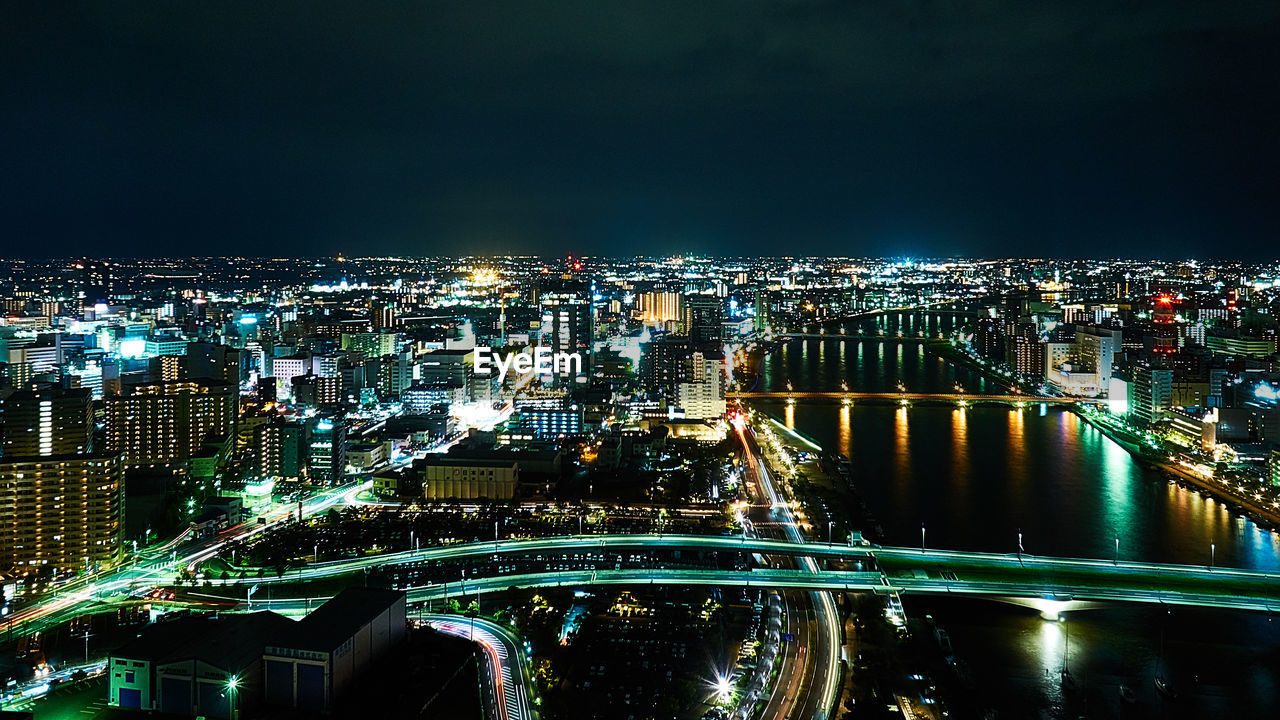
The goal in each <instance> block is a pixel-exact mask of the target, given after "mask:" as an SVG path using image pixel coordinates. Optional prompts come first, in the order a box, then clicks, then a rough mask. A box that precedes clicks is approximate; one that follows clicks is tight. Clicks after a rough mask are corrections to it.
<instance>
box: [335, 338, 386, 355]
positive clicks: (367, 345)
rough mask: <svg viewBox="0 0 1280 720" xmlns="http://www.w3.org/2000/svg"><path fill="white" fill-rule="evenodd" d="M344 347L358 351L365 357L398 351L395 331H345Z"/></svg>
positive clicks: (344, 348)
mask: <svg viewBox="0 0 1280 720" xmlns="http://www.w3.org/2000/svg"><path fill="white" fill-rule="evenodd" d="M342 349H343V350H350V351H352V352H358V353H360V354H361V355H364V356H365V357H382V356H383V355H390V354H392V353H394V352H395V351H396V335H395V334H394V333H381V332H377V333H343V334H342Z"/></svg>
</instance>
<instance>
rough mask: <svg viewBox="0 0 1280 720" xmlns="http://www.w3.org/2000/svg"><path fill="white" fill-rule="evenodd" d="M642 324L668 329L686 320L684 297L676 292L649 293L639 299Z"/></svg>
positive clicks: (643, 294) (641, 295) (642, 294)
mask: <svg viewBox="0 0 1280 720" xmlns="http://www.w3.org/2000/svg"><path fill="white" fill-rule="evenodd" d="M639 304H640V322H642V323H644V324H645V325H649V326H652V327H659V328H664V329H665V328H667V327H668V325H669V324H670V323H677V322H680V321H681V320H683V319H684V296H683V295H681V294H680V293H674V292H647V293H641V294H640V297H639Z"/></svg>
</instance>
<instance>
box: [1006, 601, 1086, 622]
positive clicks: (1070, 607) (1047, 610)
mask: <svg viewBox="0 0 1280 720" xmlns="http://www.w3.org/2000/svg"><path fill="white" fill-rule="evenodd" d="M991 599H992V600H995V601H997V602H1002V603H1007V604H1009V605H1018V606H1020V607H1025V608H1031V609H1032V610H1035V611H1037V612H1039V613H1040V617H1041V618H1043V619H1045V620H1048V621H1049V622H1058V621H1060V620H1061V619H1062V613H1065V612H1074V611H1076V610H1096V609H1097V608H1100V607H1105V606H1106V603H1101V602H1097V601H1094V600H1057V599H1055V598H1024V597H992V598H991Z"/></svg>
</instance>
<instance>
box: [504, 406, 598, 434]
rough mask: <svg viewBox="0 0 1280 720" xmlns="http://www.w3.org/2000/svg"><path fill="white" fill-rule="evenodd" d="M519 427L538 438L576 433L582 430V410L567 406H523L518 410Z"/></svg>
mask: <svg viewBox="0 0 1280 720" xmlns="http://www.w3.org/2000/svg"><path fill="white" fill-rule="evenodd" d="M519 426H520V429H521V430H523V431H525V432H526V433H527V434H529V435H531V436H532V437H533V438H535V439H538V440H544V439H549V438H557V437H561V436H566V435H577V434H578V433H580V432H582V411H581V410H579V409H578V407H577V406H576V405H575V406H573V407H569V408H533V407H530V408H525V409H523V410H521V411H520V423H519Z"/></svg>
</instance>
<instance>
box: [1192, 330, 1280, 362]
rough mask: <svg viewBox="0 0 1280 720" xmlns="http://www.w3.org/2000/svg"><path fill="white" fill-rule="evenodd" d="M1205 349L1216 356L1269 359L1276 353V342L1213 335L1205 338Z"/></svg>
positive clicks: (1218, 334)
mask: <svg viewBox="0 0 1280 720" xmlns="http://www.w3.org/2000/svg"><path fill="white" fill-rule="evenodd" d="M1204 344H1205V347H1207V348H1209V349H1210V350H1212V351H1213V352H1214V353H1216V354H1220V355H1230V356H1233V357H1257V358H1261V357H1267V356H1268V355H1273V354H1275V352H1276V342H1275V339H1274V338H1271V337H1261V338H1257V337H1242V336H1232V335H1224V334H1220V333H1211V334H1209V335H1208V336H1207V337H1205V341H1204Z"/></svg>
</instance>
